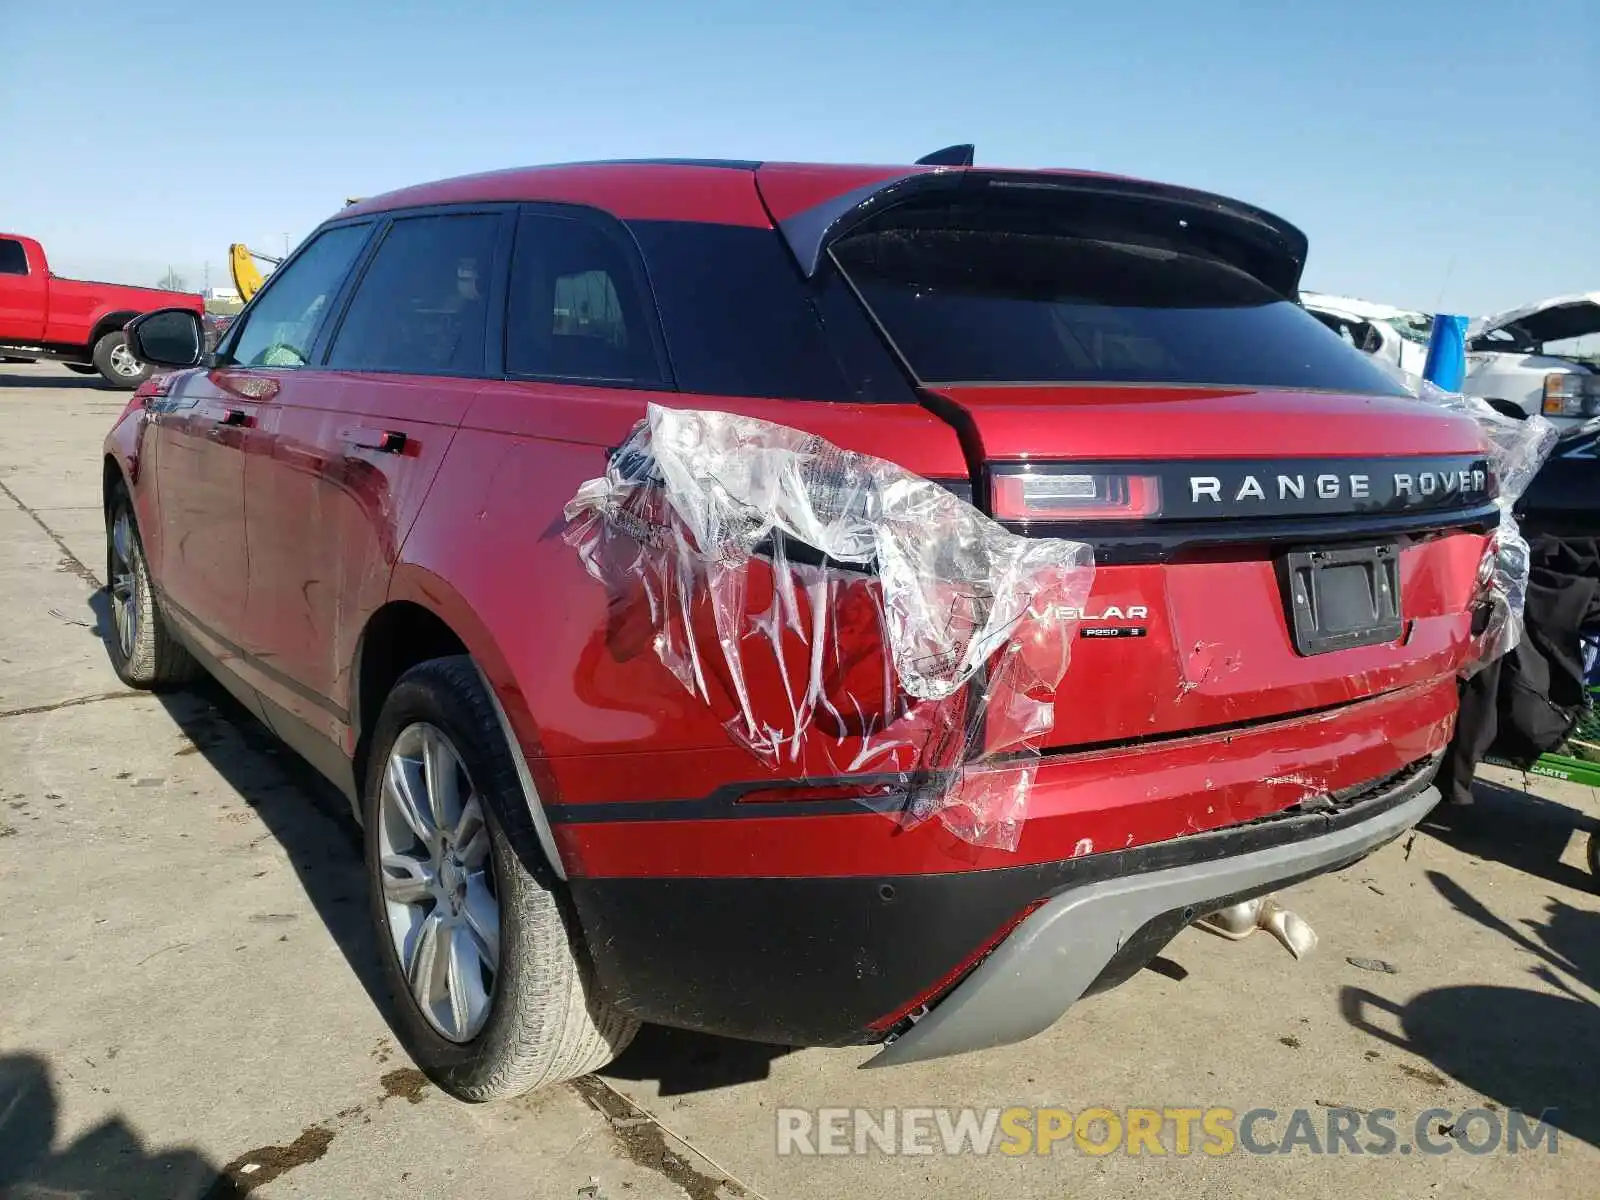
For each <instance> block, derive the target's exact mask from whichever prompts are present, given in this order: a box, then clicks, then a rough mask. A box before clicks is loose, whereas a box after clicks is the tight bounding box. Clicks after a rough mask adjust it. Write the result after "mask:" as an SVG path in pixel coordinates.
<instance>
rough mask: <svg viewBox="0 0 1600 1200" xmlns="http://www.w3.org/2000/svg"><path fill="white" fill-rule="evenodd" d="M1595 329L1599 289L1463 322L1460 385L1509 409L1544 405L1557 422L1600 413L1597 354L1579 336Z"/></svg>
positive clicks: (1517, 412) (1516, 412)
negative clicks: (1580, 353) (1583, 350)
mask: <svg viewBox="0 0 1600 1200" xmlns="http://www.w3.org/2000/svg"><path fill="white" fill-rule="evenodd" d="M1596 334H1600V292H1584V293H1581V294H1579V295H1575V296H1556V297H1554V298H1553V299H1550V300H1541V301H1539V302H1538V303H1536V304H1528V305H1524V306H1523V307H1521V308H1513V309H1510V310H1509V311H1507V312H1503V313H1496V314H1494V315H1493V316H1489V317H1479V318H1478V319H1477V320H1476V321H1473V322H1472V323H1471V324H1470V325H1468V326H1467V377H1466V382H1465V384H1463V385H1462V389H1461V390H1462V391H1463V392H1465V393H1466V394H1467V395H1469V396H1480V397H1482V398H1483V399H1485V400H1487V401H1488V402H1489V403H1490V404H1492V405H1494V406H1495V407H1496V408H1498V409H1500V410H1501V411H1502V412H1506V413H1509V414H1510V415H1512V416H1518V417H1521V416H1526V415H1528V414H1530V413H1543V414H1544V415H1545V416H1546V417H1548V418H1549V419H1550V420H1551V421H1552V422H1554V424H1555V425H1556V426H1557V428H1560V429H1565V428H1568V427H1570V426H1573V425H1578V424H1580V423H1582V422H1584V421H1587V420H1589V419H1590V418H1592V417H1595V416H1600V370H1597V368H1596V366H1595V362H1596V358H1597V355H1596V353H1595V351H1594V350H1591V352H1590V356H1589V359H1588V360H1587V361H1586V360H1585V359H1583V358H1579V357H1577V350H1578V346H1577V345H1576V343H1577V340H1578V339H1580V338H1586V337H1593V336H1594V335H1596Z"/></svg>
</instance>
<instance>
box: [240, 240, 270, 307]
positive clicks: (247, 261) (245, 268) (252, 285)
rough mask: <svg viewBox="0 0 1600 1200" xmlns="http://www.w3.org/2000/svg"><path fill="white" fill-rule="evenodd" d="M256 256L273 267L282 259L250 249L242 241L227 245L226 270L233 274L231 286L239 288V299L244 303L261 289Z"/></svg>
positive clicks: (248, 301) (259, 270) (247, 302)
mask: <svg viewBox="0 0 1600 1200" xmlns="http://www.w3.org/2000/svg"><path fill="white" fill-rule="evenodd" d="M258 258H259V259H260V260H261V261H262V262H264V263H270V264H271V265H273V266H274V267H275V266H277V265H278V264H279V263H281V262H282V261H283V259H281V258H274V257H273V256H272V255H270V254H262V253H260V252H259V251H256V250H252V249H250V247H249V246H246V245H245V244H244V243H243V242H235V243H233V245H231V246H229V247H228V270H229V271H230V272H231V273H232V275H233V286H234V287H236V288H238V289H239V299H240V300H241V301H243V302H244V303H245V304H249V303H250V297H251V296H254V295H255V294H256V293H257V292H259V291H260V290H261V269H260V268H259V267H257V266H256V259H258Z"/></svg>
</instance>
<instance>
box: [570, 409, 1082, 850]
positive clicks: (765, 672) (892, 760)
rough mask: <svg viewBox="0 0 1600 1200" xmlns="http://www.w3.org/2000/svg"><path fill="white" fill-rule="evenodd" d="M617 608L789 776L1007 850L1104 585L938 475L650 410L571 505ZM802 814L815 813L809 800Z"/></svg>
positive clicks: (738, 422) (1063, 544)
mask: <svg viewBox="0 0 1600 1200" xmlns="http://www.w3.org/2000/svg"><path fill="white" fill-rule="evenodd" d="M566 518H567V527H566V532H565V537H566V540H567V542H568V543H569V544H570V545H572V546H573V547H575V548H576V550H577V551H578V553H579V555H580V556H581V557H582V560H583V563H584V566H585V568H586V569H587V571H588V573H589V574H590V575H591V576H592V577H593V578H594V579H596V580H597V581H599V583H600V584H602V585H603V586H604V587H605V588H606V591H607V596H608V601H609V604H610V605H611V607H612V610H613V611H617V610H619V609H621V608H624V607H627V606H632V605H643V606H644V607H645V611H646V612H647V614H648V619H649V622H650V628H651V629H652V631H653V644H654V649H655V652H656V655H657V656H658V657H659V658H660V660H661V662H662V664H663V665H664V666H665V667H666V668H667V670H669V671H670V672H671V673H672V674H673V675H674V676H675V677H676V678H677V680H678V682H679V683H681V684H682V685H683V687H684V688H685V689H686V690H687V691H688V692H689V693H690V694H691V695H693V696H695V697H696V698H698V699H699V700H700V701H701V702H703V703H704V704H706V705H707V706H708V707H709V708H710V709H711V710H712V711H713V712H715V714H716V715H717V717H718V718H719V720H720V721H721V722H722V725H723V727H724V728H725V729H726V730H727V732H728V735H729V736H730V737H731V738H732V739H733V740H734V741H735V742H736V743H738V744H739V745H741V746H743V747H744V748H745V749H747V750H749V751H750V753H751V754H752V755H754V756H755V757H756V758H758V759H759V760H760V761H761V762H762V763H763V764H765V765H766V766H767V767H768V768H769V769H770V770H771V772H772V776H773V780H774V782H775V783H794V784H802V785H803V784H804V783H805V781H807V780H828V781H829V782H830V784H834V785H837V783H838V780H839V778H840V777H841V776H860V777H861V786H860V787H859V788H856V787H854V786H852V784H851V783H846V784H845V785H844V791H845V792H846V793H849V794H853V795H856V796H858V797H859V798H860V799H861V800H862V801H863V803H866V804H869V805H870V806H872V807H874V808H877V809H879V810H880V811H883V812H886V813H890V814H893V815H894V816H896V817H897V818H898V819H899V820H901V821H902V822H904V823H906V824H908V825H910V824H917V823H920V822H922V821H926V820H928V819H930V818H933V817H937V818H938V819H939V820H941V821H942V822H943V823H944V825H945V826H946V827H947V828H949V829H950V830H951V832H953V833H954V834H956V835H957V836H958V837H960V838H962V839H964V840H966V841H968V842H971V843H973V844H975V845H980V846H995V847H1002V848H1007V849H1014V848H1015V846H1016V843H1017V838H1018V836H1019V834H1020V832H1021V827H1022V822H1023V820H1024V817H1025V814H1026V809H1027V802H1028V793H1029V790H1030V788H1031V786H1032V783H1033V774H1034V766H1035V765H1036V762H1037V759H1038V755H1039V747H1040V745H1041V743H1042V740H1043V738H1044V737H1045V735H1047V734H1048V733H1049V732H1050V731H1051V729H1052V728H1053V727H1054V726H1055V724H1056V722H1057V721H1058V720H1062V719H1068V718H1069V717H1070V714H1063V713H1057V712H1056V711H1055V706H1054V697H1055V692H1056V687H1057V685H1058V684H1059V683H1060V681H1061V678H1062V676H1063V674H1064V673H1065V672H1066V669H1067V660H1068V654H1069V650H1070V647H1071V638H1072V633H1073V628H1072V627H1073V626H1074V625H1075V624H1076V619H1075V617H1073V616H1072V615H1071V614H1073V613H1076V612H1078V611H1081V609H1082V606H1083V603H1084V601H1085V599H1086V598H1087V597H1088V594H1089V588H1090V585H1091V583H1092V582H1093V575H1094V557H1093V553H1092V551H1091V549H1090V548H1089V547H1088V546H1087V545H1085V544H1083V543H1081V542H1074V541H1067V540H1063V539H1056V538H1024V537H1019V536H1017V535H1015V534H1012V533H1009V532H1008V531H1006V530H1005V529H1003V528H1002V527H1001V526H999V525H998V524H996V523H995V522H994V521H992V520H991V519H989V518H988V517H986V516H985V515H984V514H983V513H981V512H979V511H978V510H977V509H976V508H974V507H973V506H972V505H970V504H968V503H966V502H965V501H964V500H962V499H960V498H959V497H957V496H956V495H955V494H954V493H952V492H951V491H949V490H948V489H946V488H944V487H941V486H940V485H939V484H937V483H935V482H932V481H930V480H928V479H924V478H922V477H921V476H918V475H915V474H912V473H911V472H909V471H906V470H904V469H902V468H900V467H898V466H896V465H894V464H893V463H890V462H885V461H884V460H882V459H878V458H873V457H870V456H868V455H865V454H858V453H854V452H851V451H847V450H842V449H840V448H839V447H837V446H834V445H832V444H831V443H829V442H827V441H824V440H823V439H822V438H820V437H817V436H815V435H813V434H809V433H805V432H802V431H800V430H796V429H791V428H788V427H786V426H783V425H778V424H774V423H771V422H768V421H762V420H758V419H755V418H751V417H743V416H736V415H733V414H729V413H721V412H706V411H693V410H681V409H668V408H663V407H660V406H657V405H651V406H650V408H649V414H648V416H647V417H646V419H645V420H644V421H641V422H640V423H639V425H638V426H637V427H636V428H635V429H634V431H633V433H632V434H631V435H630V437H629V439H628V441H627V443H626V444H625V445H623V446H622V447H620V448H619V449H618V450H617V451H616V452H614V453H613V455H612V458H611V462H610V465H609V466H608V468H607V471H606V474H605V475H604V476H603V477H601V478H598V479H592V480H589V481H588V482H587V483H585V484H583V485H582V486H581V487H580V488H579V489H578V491H577V493H576V495H575V496H574V497H573V499H572V500H571V502H570V503H568V505H567V507H566ZM794 802H802V801H798V800H797V801H794Z"/></svg>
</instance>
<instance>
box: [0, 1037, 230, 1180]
mask: <svg viewBox="0 0 1600 1200" xmlns="http://www.w3.org/2000/svg"><path fill="white" fill-rule="evenodd" d="M59 1111H60V1105H59V1103H58V1102H57V1100H56V1093H55V1086H54V1084H53V1083H52V1081H51V1078H50V1068H49V1066H48V1065H47V1064H46V1063H45V1061H44V1059H42V1058H40V1057H38V1056H37V1055H33V1054H6V1055H0V1200H36V1198H39V1200H42V1198H43V1197H57V1196H74V1197H93V1196H116V1197H119V1200H239V1198H240V1197H242V1196H243V1195H244V1194H245V1193H244V1192H243V1191H241V1190H240V1189H239V1188H237V1187H236V1186H234V1185H233V1184H232V1183H230V1182H229V1181H228V1180H226V1179H225V1178H223V1176H222V1175H221V1173H220V1172H219V1171H218V1169H217V1168H216V1167H215V1166H213V1165H212V1164H211V1163H210V1162H209V1161H208V1160H207V1159H206V1157H205V1156H204V1155H202V1154H201V1153H200V1152H199V1151H197V1150H194V1149H191V1148H189V1147H174V1148H169V1149H165V1150H155V1151H151V1150H148V1149H147V1148H146V1147H145V1145H144V1142H143V1141H142V1140H141V1139H140V1137H139V1135H138V1133H137V1132H136V1131H135V1130H134V1129H133V1127H132V1126H130V1125H129V1124H128V1123H127V1122H126V1121H124V1120H123V1119H122V1118H121V1117H120V1116H112V1117H107V1118H106V1119H105V1120H103V1121H101V1122H100V1123H99V1124H98V1125H95V1126H94V1127H93V1128H91V1129H88V1130H86V1131H85V1132H84V1133H82V1134H81V1135H79V1136H78V1137H77V1138H76V1139H75V1140H73V1141H72V1142H70V1143H68V1144H67V1145H65V1146H62V1147H61V1148H60V1149H59V1150H58V1149H54V1148H53V1147H54V1146H55V1143H56V1134H57V1129H56V1126H57V1120H58V1113H59Z"/></svg>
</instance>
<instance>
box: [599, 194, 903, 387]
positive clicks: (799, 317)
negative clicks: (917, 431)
mask: <svg viewBox="0 0 1600 1200" xmlns="http://www.w3.org/2000/svg"><path fill="white" fill-rule="evenodd" d="M628 227H629V229H631V230H632V232H633V235H634V237H635V238H637V239H638V242H639V247H640V249H642V250H643V251H644V261H645V266H646V268H647V269H648V270H649V272H650V284H651V287H652V288H653V289H654V290H655V297H656V303H657V305H658V306H659V307H660V311H661V325H662V330H663V332H664V333H665V334H666V339H667V349H668V351H669V352H670V353H671V355H672V367H673V371H674V373H675V374H676V376H677V382H678V387H679V388H680V389H681V390H683V391H686V392H699V393H702V394H704V395H712V396H761V397H767V398H773V399H797V400H833V401H841V402H849V403H873V402H897V401H898V402H906V403H915V400H916V397H915V396H914V395H913V394H912V392H911V390H910V386H909V385H908V384H907V382H906V379H905V376H904V373H903V371H902V370H901V367H900V364H899V363H897V362H896V361H895V360H894V358H893V356H891V355H890V354H889V352H888V351H887V350H886V349H885V348H884V346H883V341H882V339H881V338H879V337H878V335H877V332H876V331H875V330H874V329H873V328H872V326H871V324H870V323H869V322H868V320H867V318H866V316H865V314H863V313H862V311H861V306H860V305H859V304H857V303H856V302H855V298H854V297H853V296H851V295H850V294H849V290H848V288H847V287H846V286H845V284H844V283H843V282H842V281H841V280H839V279H838V277H837V276H836V275H835V274H834V273H832V272H828V273H826V275H825V277H824V278H822V279H819V280H817V281H815V282H814V283H808V281H807V280H805V279H804V278H803V277H802V276H801V274H800V271H799V268H798V267H796V265H795V262H794V259H793V257H792V256H791V255H790V253H789V250H788V248H787V247H786V246H785V245H784V243H783V239H782V237H780V236H779V234H778V233H777V231H776V230H772V229H752V228H747V227H744V226H735V225H715V224H701V223H699V222H692V221H633V222H630V224H629V226H628Z"/></svg>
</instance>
